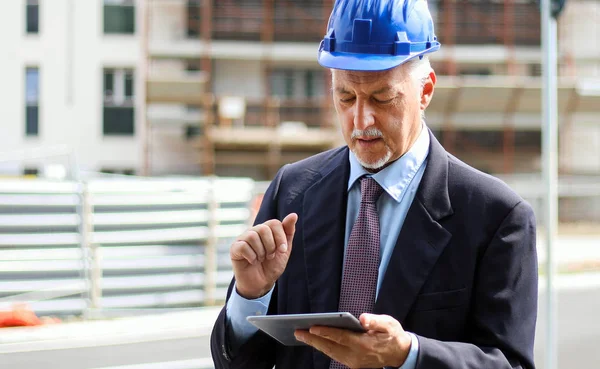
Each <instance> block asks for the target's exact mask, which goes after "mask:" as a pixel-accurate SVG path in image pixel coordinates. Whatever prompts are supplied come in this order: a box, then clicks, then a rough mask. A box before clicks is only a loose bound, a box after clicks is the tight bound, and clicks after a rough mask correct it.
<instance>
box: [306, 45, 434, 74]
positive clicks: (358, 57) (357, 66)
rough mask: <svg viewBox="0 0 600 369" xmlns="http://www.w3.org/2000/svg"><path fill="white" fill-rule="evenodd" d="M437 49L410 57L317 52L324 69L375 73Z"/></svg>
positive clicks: (413, 54) (430, 49) (432, 48)
mask: <svg viewBox="0 0 600 369" xmlns="http://www.w3.org/2000/svg"><path fill="white" fill-rule="evenodd" d="M438 49H439V46H434V47H431V48H429V49H427V50H424V51H422V52H418V53H412V54H410V55H395V56H394V55H365V54H353V53H344V52H335V51H334V52H329V51H325V50H319V56H318V61H319V64H320V65H321V66H323V67H325V68H332V69H341V70H352V71H366V72H376V71H384V70H388V69H392V68H394V67H397V66H399V65H401V64H404V63H406V62H407V61H409V60H410V59H413V58H415V57H417V56H421V55H423V54H427V53H430V52H433V51H436V50H438Z"/></svg>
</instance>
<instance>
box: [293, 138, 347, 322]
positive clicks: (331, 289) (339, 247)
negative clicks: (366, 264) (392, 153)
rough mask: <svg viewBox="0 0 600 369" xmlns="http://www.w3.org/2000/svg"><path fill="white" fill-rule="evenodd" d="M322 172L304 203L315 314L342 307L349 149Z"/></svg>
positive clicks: (312, 306)
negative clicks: (340, 305)
mask: <svg viewBox="0 0 600 369" xmlns="http://www.w3.org/2000/svg"><path fill="white" fill-rule="evenodd" d="M321 172H322V173H324V175H323V177H322V178H321V179H320V180H319V181H318V182H316V183H315V184H314V185H312V186H311V187H310V188H309V189H308V190H307V191H306V193H305V196H304V203H303V219H302V226H303V239H304V257H305V265H306V275H307V279H308V281H307V282H308V295H309V299H310V309H311V312H312V313H321V312H332V311H337V307H338V301H339V294H340V282H341V275H342V260H343V255H344V230H345V225H346V200H347V197H348V195H347V191H346V184H347V183H348V176H349V173H350V164H349V161H348V150H347V149H346V150H342V151H341V152H340V154H339V156H338V157H337V158H335V159H334V160H332V161H331V162H330V163H329V164H328V165H327V166H326V167H325V168H323V170H322V171H321Z"/></svg>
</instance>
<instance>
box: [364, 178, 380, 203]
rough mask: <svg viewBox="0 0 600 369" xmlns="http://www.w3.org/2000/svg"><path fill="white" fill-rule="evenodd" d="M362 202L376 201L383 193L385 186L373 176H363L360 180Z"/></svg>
mask: <svg viewBox="0 0 600 369" xmlns="http://www.w3.org/2000/svg"><path fill="white" fill-rule="evenodd" d="M360 193H361V199H360V201H361V202H366V203H375V202H377V199H379V196H381V194H382V193H383V188H382V187H381V186H380V185H379V183H377V181H376V180H374V179H373V177H363V178H362V179H361V181H360Z"/></svg>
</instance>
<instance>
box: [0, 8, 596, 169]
mask: <svg viewBox="0 0 600 369" xmlns="http://www.w3.org/2000/svg"><path fill="white" fill-rule="evenodd" d="M332 6H333V0H293V1H292V0H219V1H216V0H86V1H81V0H52V1H49V0H46V1H44V0H21V1H5V2H1V3H0V13H2V14H14V16H13V17H8V18H7V20H8V21H9V22H5V23H2V24H0V30H1V31H3V35H4V37H3V38H4V40H5V41H4V43H3V45H2V48H3V51H4V52H5V53H6V54H5V55H8V56H9V57H8V58H2V59H0V75H1V76H2V78H1V80H2V82H3V86H4V88H3V89H2V91H3V92H2V93H3V101H4V102H5V103H4V104H1V105H0V116H1V117H2V128H3V129H2V133H3V134H2V135H1V136H0V147H1V148H2V149H0V150H1V151H11V150H19V149H23V148H33V147H39V146H52V145H58V144H66V145H69V146H71V147H73V148H75V151H76V153H77V155H78V157H79V159H80V162H81V163H82V165H83V167H84V168H88V169H93V170H103V171H116V172H122V173H138V174H151V175H162V174H213V173H216V174H219V175H239V176H251V177H254V178H257V179H269V178H271V177H272V176H273V174H274V173H275V171H276V170H277V169H278V168H279V167H280V166H281V165H282V164H285V163H287V162H291V161H295V160H298V159H300V158H303V157H306V156H308V155H310V154H313V153H316V152H319V151H322V150H324V149H327V148H330V147H335V146H337V145H340V144H342V143H343V140H342V138H341V135H340V133H339V130H338V128H337V123H336V120H335V116H334V114H333V111H332V109H331V102H330V97H329V95H328V90H329V88H330V86H329V84H330V75H329V71H327V70H324V69H323V68H321V67H320V66H319V65H318V64H317V62H316V53H317V47H318V43H319V41H320V40H321V38H322V36H323V34H324V32H325V25H326V21H327V18H328V16H329V13H330V10H331V8H332ZM429 7H430V9H431V10H432V13H433V14H434V18H435V21H436V33H437V34H438V37H439V39H440V41H441V42H442V49H441V50H440V51H439V52H438V53H434V54H433V55H432V57H431V60H432V64H433V66H434V68H435V69H436V72H437V73H438V76H439V79H438V84H437V86H436V94H435V96H434V99H433V102H432V104H431V106H430V108H429V109H428V111H427V114H426V116H427V122H428V125H429V126H430V127H431V128H432V129H433V131H434V133H435V134H436V135H437V136H438V138H439V139H440V140H441V141H442V143H443V144H444V145H445V147H446V148H447V149H448V150H449V151H450V152H452V153H454V154H455V155H456V156H458V157H459V158H461V159H462V160H464V161H466V162H468V163H470V164H473V165H475V166H476V167H478V168H480V169H482V170H484V171H487V172H492V173H520V172H537V171H539V170H540V166H541V160H540V154H541V119H540V116H541V114H540V106H541V80H540V74H541V66H540V61H541V49H540V42H541V38H540V15H539V9H538V5H537V2H536V1H529V0H506V1H499V0H498V1H495V0H460V1H457V0H439V1H429ZM583 15H585V16H583ZM599 24H600V3H598V2H597V1H591V0H571V1H569V2H568V4H567V7H566V10H565V12H564V13H563V15H562V17H561V18H560V21H559V38H560V41H559V44H560V53H559V58H560V60H559V71H560V88H559V100H560V101H559V114H560V117H559V122H560V165H561V171H562V172H563V173H571V174H598V173H599V172H600V124H599V123H598V121H599V120H600V27H599V26H598V25H599ZM7 86H10V87H7ZM23 169H24V170H28V171H29V172H33V171H35V169H36V168H23Z"/></svg>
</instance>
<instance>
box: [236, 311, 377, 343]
mask: <svg viewBox="0 0 600 369" xmlns="http://www.w3.org/2000/svg"><path fill="white" fill-rule="evenodd" d="M246 320H248V321H249V322H250V323H252V324H253V325H255V326H256V327H257V328H258V329H260V330H261V331H263V332H265V333H266V334H268V335H269V336H271V337H273V338H274V339H276V340H277V341H279V342H281V343H282V344H284V345H286V346H302V345H304V343H302V342H300V341H298V340H296V337H294V331H295V330H296V329H304V330H308V329H309V328H310V327H313V326H315V325H321V326H326V327H335V328H342V329H348V330H351V331H354V332H366V330H365V329H364V328H363V327H362V325H361V324H360V321H358V319H356V317H354V315H352V314H350V313H342V312H340V313H317V314H287V315H259V316H249V317H247V318H246Z"/></svg>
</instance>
